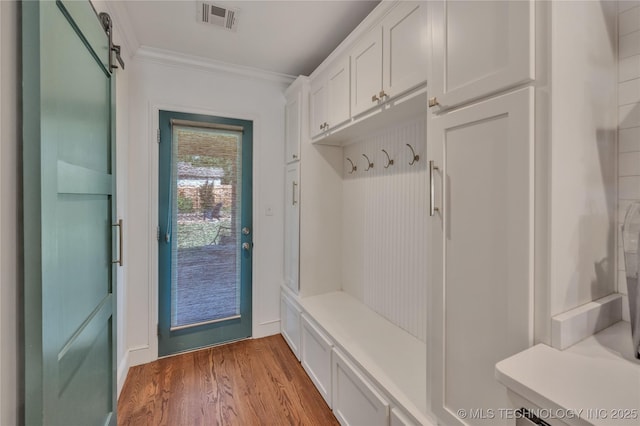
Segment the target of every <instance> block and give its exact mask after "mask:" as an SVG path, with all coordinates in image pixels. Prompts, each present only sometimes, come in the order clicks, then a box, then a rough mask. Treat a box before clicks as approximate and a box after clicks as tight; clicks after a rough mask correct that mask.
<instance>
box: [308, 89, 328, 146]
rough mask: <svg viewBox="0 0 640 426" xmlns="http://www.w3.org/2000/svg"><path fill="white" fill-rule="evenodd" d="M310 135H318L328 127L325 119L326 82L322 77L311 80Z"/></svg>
mask: <svg viewBox="0 0 640 426" xmlns="http://www.w3.org/2000/svg"><path fill="white" fill-rule="evenodd" d="M310 109H311V111H310V115H311V117H310V120H309V121H310V122H311V130H310V131H309V133H310V135H311V137H314V136H318V135H319V134H321V133H322V132H324V131H325V130H326V128H327V127H328V123H327V121H328V119H327V83H326V80H325V79H324V78H323V77H320V78H316V79H315V80H313V82H311V108H310Z"/></svg>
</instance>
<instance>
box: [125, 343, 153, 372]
mask: <svg viewBox="0 0 640 426" xmlns="http://www.w3.org/2000/svg"><path fill="white" fill-rule="evenodd" d="M128 355H129V367H134V366H136V365H141V364H146V363H149V362H152V361H155V360H156V359H158V354H152V353H151V348H150V347H149V346H139V347H137V348H131V349H129V353H128Z"/></svg>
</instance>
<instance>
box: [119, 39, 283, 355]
mask: <svg viewBox="0 0 640 426" xmlns="http://www.w3.org/2000/svg"><path fill="white" fill-rule="evenodd" d="M155 53H157V52H155ZM157 56H158V55H156V54H154V57H153V58H150V57H149V56H146V55H145V54H144V52H143V53H139V54H138V55H137V56H136V57H134V60H133V61H132V62H131V65H130V74H129V77H130V81H129V90H130V98H129V99H130V116H129V123H130V133H129V139H130V141H131V144H130V147H129V155H130V157H129V187H128V189H129V192H128V209H129V225H128V229H129V234H128V239H129V243H128V245H127V249H128V252H129V257H128V261H129V265H130V266H129V269H128V271H127V273H128V277H127V283H128V288H127V296H126V297H127V304H128V310H127V328H128V336H127V344H128V347H129V349H130V353H129V359H130V361H131V365H136V364H140V363H144V362H149V361H152V360H154V359H156V357H157V338H156V323H157V303H158V302H157V300H158V299H157V297H158V296H157V294H158V293H157V274H156V270H157V246H156V244H157V242H156V231H155V230H156V226H157V144H156V142H155V139H156V134H155V129H156V128H157V120H158V118H157V110H158V109H159V108H160V109H169V110H177V111H188V112H195V113H205V114H210V115H218V116H227V117H234V118H241V119H248V120H253V122H254V141H253V145H254V156H253V158H254V185H253V193H254V229H253V231H254V244H255V245H254V251H253V318H254V319H253V336H254V337H260V336H265V335H269V334H275V333H278V332H279V328H280V323H279V318H280V314H279V287H280V284H281V283H282V280H283V251H284V241H283V234H284V229H283V208H282V206H283V202H284V199H283V197H284V170H283V168H282V162H283V158H284V103H285V101H284V95H283V92H284V89H285V87H286V86H287V84H288V83H289V82H290V81H287V82H286V83H285V82H282V81H280V82H277V81H270V80H267V79H261V78H259V77H256V76H247V75H241V74H234V73H232V72H227V71H222V70H216V69H213V68H207V64H204V63H199V64H198V65H194V63H193V62H191V64H190V65H184V64H178V63H177V62H175V61H174V59H175V58H176V57H174V58H172V57H171V55H169V56H166V55H165V57H164V58H163V59H161V60H159V59H157ZM267 207H269V208H271V209H272V210H273V213H274V214H273V216H266V214H265V213H266V209H267Z"/></svg>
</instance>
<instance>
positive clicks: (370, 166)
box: [362, 154, 373, 172]
mask: <svg viewBox="0 0 640 426" xmlns="http://www.w3.org/2000/svg"><path fill="white" fill-rule="evenodd" d="M362 156H363V157H364V158H366V159H367V168H366V169H364V171H365V172H366V171H367V170H369V169H373V163H372V162H371V160H369V157H367V156H366V155H364V154H362Z"/></svg>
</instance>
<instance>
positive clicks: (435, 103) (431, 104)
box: [429, 96, 440, 108]
mask: <svg viewBox="0 0 640 426" xmlns="http://www.w3.org/2000/svg"><path fill="white" fill-rule="evenodd" d="M438 105H440V102H438V98H436V97H435V96H434V97H433V98H429V108H433V107H434V106H438Z"/></svg>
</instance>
